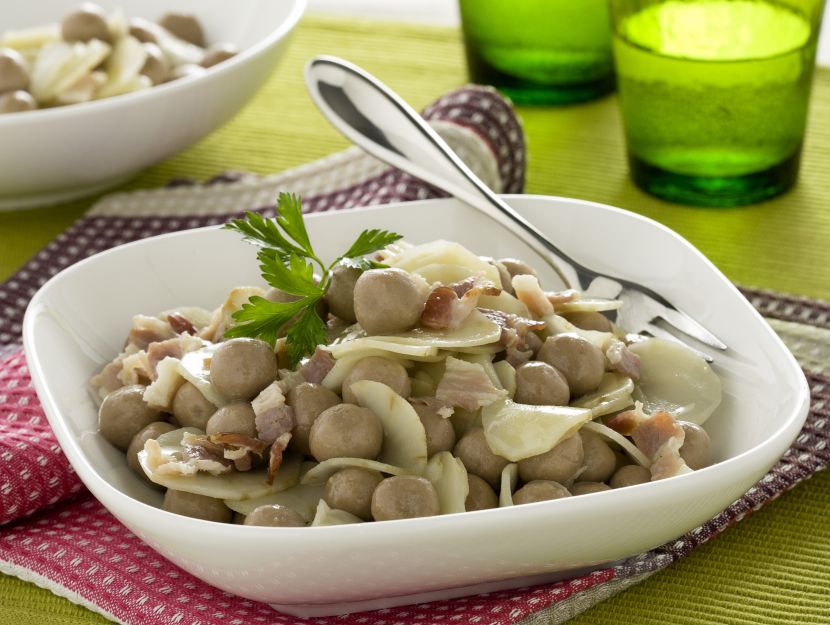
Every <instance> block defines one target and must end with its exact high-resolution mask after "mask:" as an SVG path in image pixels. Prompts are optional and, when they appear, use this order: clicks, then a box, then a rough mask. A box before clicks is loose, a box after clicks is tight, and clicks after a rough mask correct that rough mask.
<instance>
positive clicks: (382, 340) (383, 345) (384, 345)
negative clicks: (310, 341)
mask: <svg viewBox="0 0 830 625" xmlns="http://www.w3.org/2000/svg"><path fill="white" fill-rule="evenodd" d="M388 338H389V337H386V336H367V337H364V338H359V339H354V340H351V341H346V342H343V343H337V344H335V345H329V346H328V347H324V348H323V349H326V350H328V352H329V353H330V354H331V355H332V356H333V357H334V358H335V359H337V360H340V359H341V358H345V357H346V356H353V355H358V354H363V353H365V352H368V351H377V352H385V353H389V354H398V355H400V356H403V357H405V358H425V357H430V356H437V355H438V348H437V347H435V346H433V345H428V344H426V343H425V342H423V343H421V344H404V343H400V342H397V341H390V340H388ZM361 357H362V356H361ZM358 360H359V358H358ZM344 377H345V376H344ZM341 383H342V380H341Z"/></svg>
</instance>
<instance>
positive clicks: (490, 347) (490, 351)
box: [438, 343, 504, 358]
mask: <svg viewBox="0 0 830 625" xmlns="http://www.w3.org/2000/svg"><path fill="white" fill-rule="evenodd" d="M503 351H504V346H503V345H502V344H501V343H488V344H487V345H473V346H472V347H453V350H452V351H451V352H449V351H444V350H441V351H440V352H438V355H439V356H441V355H442V354H443V358H446V357H447V356H448V355H450V356H451V355H455V354H486V355H488V356H494V355H495V354H498V353H499V352H503Z"/></svg>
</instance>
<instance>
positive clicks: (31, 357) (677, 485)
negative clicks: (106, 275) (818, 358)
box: [23, 194, 810, 540]
mask: <svg viewBox="0 0 830 625" xmlns="http://www.w3.org/2000/svg"><path fill="white" fill-rule="evenodd" d="M501 197H503V198H504V199H506V200H508V201H509V200H526V199H527V200H536V201H555V202H564V203H566V204H572V205H575V206H584V205H589V206H593V207H597V208H600V209H601V210H604V211H608V212H611V213H618V214H623V215H624V216H625V217H627V218H633V219H634V220H637V221H641V222H644V223H648V224H649V225H650V226H652V227H654V226H656V227H657V228H658V229H660V230H662V231H664V232H665V233H667V234H669V235H670V236H671V237H672V238H673V239H674V240H675V242H676V243H677V244H679V245H682V246H684V247H686V248H687V249H689V250H690V251H692V252H693V253H694V254H695V255H696V256H698V258H699V259H700V260H702V261H703V262H704V263H705V264H706V265H707V266H708V267H709V269H710V270H711V271H713V272H714V273H715V275H717V276H718V277H719V278H720V279H721V280H722V281H724V282H725V283H726V284H727V285H728V286H729V288H730V289H731V290H732V291H733V292H734V293H735V294H736V295H737V296H738V297H740V298H741V299H742V300H743V301H744V302H745V304H746V306H747V308H748V310H749V311H750V313H751V314H753V315H754V316H755V317H756V318H757V320H758V321H759V327H760V328H761V331H762V332H764V333H765V334H767V336H768V337H769V338H771V339H772V340H773V341H774V342H775V343H778V345H779V347H780V348H781V354H782V356H783V360H784V361H785V364H786V365H787V367H789V368H792V369H793V371H794V372H797V373H798V376H797V377H798V389H797V394H796V395H795V396H794V398H793V402H792V405H791V406H790V408H789V415H788V417H787V418H786V419H784V420H782V421H781V422H779V423H778V424H777V427H776V429H774V430H773V431H772V433H770V434H769V435H768V436H767V438H766V439H764V440H762V441H760V442H758V443H757V444H755V445H754V446H753V447H751V448H749V449H747V450H745V451H743V452H741V453H739V454H738V455H736V456H733V457H731V458H727V459H725V460H722V461H720V462H717V463H716V464H713V465H710V466H708V467H705V468H703V469H700V470H697V471H694V472H692V473H687V474H683V475H678V476H674V477H671V478H667V479H663V480H658V481H656V482H648V483H644V484H638V485H635V486H631V487H627V488H625V489H619V490H613V489H612V490H611V491H604V492H603V493H592V495H598V494H604V495H605V497H606V498H605V499H604V500H602V499H601V500H600V501H609V500H612V499H613V498H617V499H619V498H620V497H626V495H621V494H620V491H623V492H626V493H631V492H632V490H631V489H636V492H637V493H642V492H643V491H644V490H645V489H648V490H650V491H653V493H654V494H653V495H652V496H650V497H649V498H650V499H651V498H654V499H657V498H659V497H660V494H661V493H670V492H674V491H676V490H682V489H683V488H685V486H684V485H685V484H691V483H694V482H697V481H700V480H703V479H707V477H701V476H712V477H711V479H714V477H715V476H720V477H723V478H729V477H730V476H734V475H735V472H736V471H737V473H738V474H740V475H745V474H746V473H748V472H750V471H751V469H752V468H753V467H754V466H755V465H757V460H755V457H756V456H763V455H766V454H764V452H765V451H766V450H771V448H777V447H778V446H779V445H780V444H781V443H782V441H783V440H784V439H787V443H788V444H789V443H790V442H791V440H794V439H795V436H797V434H798V432H799V431H800V430H801V428H802V427H803V424H804V422H805V421H806V418H807V415H808V410H809V402H810V390H809V386H808V383H807V379H806V377H805V376H804V375H803V372H802V370H801V367H800V365H799V364H798V362H797V361H796V360H795V357H794V356H793V355H792V354H791V353H790V352H789V350H788V349H787V348H786V346H785V345H784V343H783V341H782V340H781V338H780V337H779V336H778V335H777V334H776V333H775V331H774V330H773V329H772V327H771V326H769V324H767V323H766V322H765V321H764V318H763V316H762V315H761V314H760V313H759V312H758V311H757V310H756V309H755V307H753V306H752V304H751V303H749V302H748V301H747V300H746V298H745V297H744V296H743V294H741V292H740V291H739V290H738V289H737V287H735V285H734V284H733V283H732V282H731V280H729V279H728V278H727V277H726V276H725V275H724V274H723V273H722V272H721V271H720V270H719V269H718V268H717V267H716V266H715V265H714V264H713V263H712V262H711V261H710V260H709V259H708V258H707V257H706V256H705V255H703V253H702V252H700V251H699V250H698V249H697V248H696V247H695V246H694V245H692V244H691V243H690V242H689V241H687V240H686V239H685V238H684V237H682V236H681V235H680V234H678V233H677V232H675V231H674V230H672V229H671V228H669V227H668V226H665V225H664V224H662V223H660V222H658V221H656V220H654V219H651V218H649V217H646V216H644V215H640V214H638V213H634V212H632V211H629V210H626V209H622V208H619V207H616V206H611V205H608V204H602V203H600V202H592V201H589V200H581V199H576V198H567V197H562V196H552V195H541V194H503V195H502V196H501ZM424 203H430V204H436V203H445V204H449V205H453V204H455V203H461V200H457V199H455V198H433V199H426V200H416V201H414V202H394V203H389V204H383V205H376V206H367V207H355V208H351V209H349V210H348V212H349V213H357V212H360V213H364V212H377V211H385V210H394V209H397V208H398V207H400V206H403V205H412V204H424ZM517 208H518V210H519V211H521V210H523V209H522V208H521V207H517ZM338 212H339V211H333V212H326V213H309V214H307V215H305V217H306V218H309V217H310V218H313V219H324V218H326V217H327V216H331V215H334V214H337V213H338ZM221 228H222V226H221V225H210V226H203V227H199V228H193V229H188V230H179V231H176V232H168V233H164V234H160V235H156V236H152V237H147V238H145V239H140V240H137V241H131V242H129V243H125V244H123V245H119V246H116V247H114V248H110V249H108V250H104V251H102V252H98V253H97V254H94V255H93V256H90V257H88V258H85V259H83V260H81V261H79V262H78V263H75V264H74V265H71V266H69V267H67V268H65V269H63V270H62V271H60V272H58V273H57V274H55V275H54V276H53V277H52V278H50V279H49V280H48V281H47V282H46V283H45V284H44V285H43V286H42V287H40V289H38V291H37V292H36V293H35V295H34V296H33V297H32V300H31V301H30V304H29V306H28V307H27V309H26V314H25V316H24V320H23V345H24V353H25V357H26V361H27V365H28V367H29V369H30V372H31V374H32V381H33V383H34V385H35V388H36V390H37V394H38V397H39V399H40V401H41V403H42V405H43V408H44V412H45V413H46V416H47V419H48V421H49V423H50V425H51V426H52V428H53V429H54V430H55V434H56V436H57V438H58V442H59V443H60V444H61V448H62V449H63V447H64V446H63V439H64V438H65V439H66V440H68V441H69V449H68V450H67V449H64V453H66V455H67V457H68V458H69V459H70V462H71V464H72V465H73V467H75V466H76V463H80V464H81V465H82V469H83V470H77V468H76V471H77V473H78V475H79V477H81V478H82V481H84V483H85V484H86V479H84V478H89V476H91V482H92V485H90V484H86V485H87V486H88V487H89V489H90V490H91V491H92V493H93V495H94V496H95V497H96V499H99V501H100V500H101V498H103V497H104V496H106V498H107V500H110V498H114V499H115V500H120V501H122V502H123V503H124V505H125V506H138V507H139V509H142V510H143V511H144V512H145V513H146V514H149V515H153V516H156V518H157V519H158V520H159V521H160V522H164V523H166V524H172V525H171V527H172V526H178V525H181V526H183V527H184V526H188V525H191V524H192V523H197V524H198V526H199V527H202V528H205V529H208V528H210V527H220V526H221V527H222V528H223V529H222V531H223V532H233V533H236V532H245V533H247V534H249V535H250V534H256V533H257V532H259V533H262V532H272V533H273V532H281V533H282V534H284V535H290V536H292V537H293V536H295V535H296V536H300V535H303V534H302V532H307V531H308V530H309V527H311V526H307V527H299V528H295V527H256V526H247V528H246V529H244V530H239V529H237V528H236V527H235V524H230V525H231V526H230V527H229V526H228V524H216V523H214V522H212V521H205V520H202V519H195V518H192V517H186V516H182V515H177V514H174V513H170V512H167V511H165V510H163V509H161V508H159V507H156V506H153V505H150V504H147V503H144V502H142V501H140V500H138V499H136V498H134V497H131V496H130V495H128V494H127V493H125V492H123V491H121V490H119V489H118V488H116V487H115V486H113V485H112V484H110V483H109V482H108V481H107V480H106V479H104V478H103V477H102V476H101V475H99V473H98V471H97V469H96V468H95V466H94V465H93V464H92V463H91V462H90V461H89V459H88V458H87V457H86V455H85V454H84V453H83V452H82V449H81V447H80V445H79V444H78V442H77V441H76V440H75V438H74V437H73V436H72V435H71V433H70V432H69V430H68V428H67V427H66V424H65V420H64V418H63V416H62V415H61V413H60V411H59V409H58V406H57V401H56V399H55V396H54V394H53V393H52V392H51V390H50V389H49V388H47V387H45V385H44V381H43V379H42V378H41V375H40V373H39V372H40V366H39V362H40V354H38V353H37V351H36V350H34V349H32V346H33V345H34V329H35V327H36V319H37V317H38V316H39V313H40V309H42V308H44V306H45V304H44V303H43V302H41V301H40V300H41V299H43V297H45V295H44V293H46V292H47V291H48V290H49V288H51V285H52V284H53V283H55V282H58V281H59V280H60V279H61V277H62V276H64V275H65V274H68V273H71V272H74V271H76V270H78V269H77V268H79V267H83V266H85V265H86V264H88V263H92V262H100V259H101V257H105V256H107V255H110V254H112V253H117V252H118V251H119V250H121V249H122V248H127V247H132V246H142V245H152V244H153V242H154V241H157V240H159V239H165V238H175V237H180V236H187V235H191V236H192V235H193V234H195V233H198V232H206V231H216V230H219V229H221ZM53 415H54V417H53ZM776 456H777V454H776ZM773 464H774V463H773ZM99 489H103V490H104V491H105V492H103V493H101V497H99ZM596 501H597V499H596V497H592V496H584V495H582V496H579V497H567V498H562V499H558V500H550V501H540V502H534V503H533V504H525V505H521V506H512V507H511V508H512V509H513V515H514V518H519V517H524V518H525V519H527V518H531V517H535V516H537V515H543V516H547V515H549V514H552V513H553V511H556V510H560V509H562V508H566V509H567V508H571V509H574V510H579V509H580V508H585V509H590V508H592V507H594V506H596V505H599V504H596V503H595V502H596ZM580 502H581V503H580ZM101 503H103V501H102V502H101ZM104 506H105V507H106V508H108V509H109V508H110V506H108V505H107V504H104ZM603 507H604V506H603ZM500 510H502V508H494V509H490V510H477V511H471V512H464V513H453V514H443V515H437V516H434V517H423V518H413V519H398V520H395V521H394V522H384V523H380V524H375V523H355V524H344V525H333V526H318V527H317V530H316V534H315V537H316V539H317V540H325V539H327V538H328V537H329V536H330V535H334V536H331V539H332V540H334V539H335V538H338V539H339V536H340V535H341V534H344V533H346V534H348V535H349V536H355V537H356V535H357V534H358V533H360V532H365V531H372V532H373V533H374V535H375V536H378V533H383V532H387V533H390V534H389V536H392V535H394V534H395V533H396V532H397V531H398V530H399V529H401V530H404V529H406V530H410V531H414V532H431V531H434V530H436V529H439V528H441V529H442V530H446V529H454V528H455V529H457V528H458V527H459V526H461V527H463V526H464V524H463V523H459V522H458V520H457V519H458V518H459V517H460V518H464V519H468V520H469V521H470V522H473V523H484V524H489V523H494V522H496V519H500V518H502V519H503V518H508V516H507V515H508V514H510V513H505V512H503V511H502V512H500ZM110 512H113V511H112V510H111V509H110ZM113 514H115V513H114V512H113ZM462 514H463V515H464V516H462ZM157 515H160V516H157ZM495 515H501V516H495ZM116 516H118V515H116ZM364 526H370V527H371V529H367V528H366V527H364ZM323 530H325V531H323ZM381 535H382V534H381Z"/></svg>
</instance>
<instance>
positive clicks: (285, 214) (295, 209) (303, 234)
mask: <svg viewBox="0 0 830 625" xmlns="http://www.w3.org/2000/svg"><path fill="white" fill-rule="evenodd" d="M277 223H278V224H279V225H280V226H282V229H283V230H285V233H286V234H287V235H288V236H290V237H291V238H292V239H294V241H296V242H297V244H299V246H300V247H301V248H302V249H303V250H304V251H305V253H306V254H305V255H306V256H309V257H311V258H314V249H313V248H312V247H311V241H309V239H308V231H306V229H305V222H304V221H303V203H302V200H300V198H299V197H298V196H296V195H294V194H290V193H280V195H279V198H278V200H277Z"/></svg>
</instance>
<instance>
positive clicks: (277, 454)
mask: <svg viewBox="0 0 830 625" xmlns="http://www.w3.org/2000/svg"><path fill="white" fill-rule="evenodd" d="M290 441H291V432H286V433H285V434H283V435H282V436H280V437H279V438H278V439H277V440H275V441H274V444H273V445H271V453H270V454H269V458H268V484H273V483H274V478H275V477H276V475H277V471H279V470H280V467H281V466H282V457H283V452H284V451H285V448H286V447H288V443H289V442H290Z"/></svg>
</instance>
